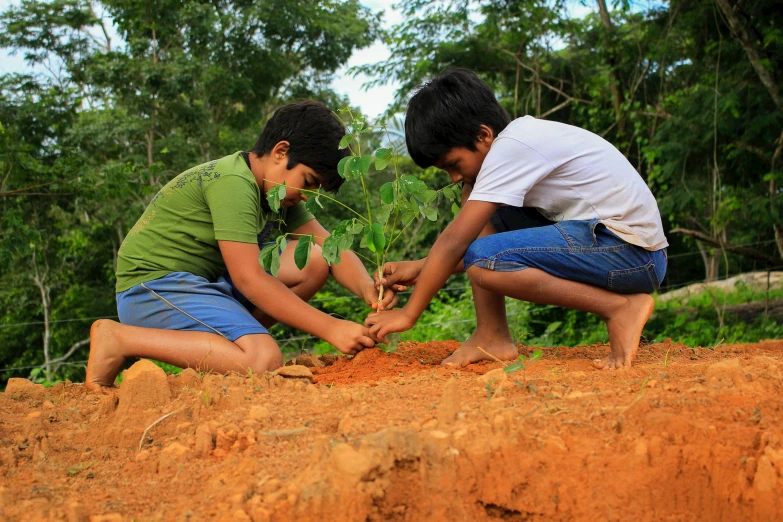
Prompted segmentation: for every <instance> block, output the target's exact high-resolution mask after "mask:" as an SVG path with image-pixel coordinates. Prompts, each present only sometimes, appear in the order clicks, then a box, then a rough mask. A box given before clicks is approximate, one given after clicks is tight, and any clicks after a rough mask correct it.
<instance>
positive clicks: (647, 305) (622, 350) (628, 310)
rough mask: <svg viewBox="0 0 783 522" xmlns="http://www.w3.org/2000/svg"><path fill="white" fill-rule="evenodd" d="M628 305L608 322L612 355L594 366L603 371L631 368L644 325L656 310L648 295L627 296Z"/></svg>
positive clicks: (597, 360) (596, 362) (596, 361)
mask: <svg viewBox="0 0 783 522" xmlns="http://www.w3.org/2000/svg"><path fill="white" fill-rule="evenodd" d="M626 297H627V298H628V304H627V305H626V306H624V307H622V308H620V309H619V310H618V311H617V313H615V314H614V315H613V316H612V317H610V318H609V319H607V320H606V328H607V329H608V330H609V345H610V346H611V350H612V351H611V354H610V355H609V357H606V358H605V359H596V360H595V361H593V366H595V367H596V368H599V369H603V370H616V369H619V368H630V366H631V364H632V363H633V360H634V359H635V358H636V351H637V350H638V349H639V340H640V339H641V337H642V330H643V329H644V325H645V324H647V320H648V319H649V318H650V315H651V314H652V312H653V308H655V301H654V300H653V298H652V297H650V296H649V295H647V294H630V295H627V296H626Z"/></svg>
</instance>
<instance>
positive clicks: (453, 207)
mask: <svg viewBox="0 0 783 522" xmlns="http://www.w3.org/2000/svg"><path fill="white" fill-rule="evenodd" d="M451 212H452V214H454V215H455V216H456V215H457V214H459V205H457V204H456V203H452V204H451Z"/></svg>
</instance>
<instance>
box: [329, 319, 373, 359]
mask: <svg viewBox="0 0 783 522" xmlns="http://www.w3.org/2000/svg"><path fill="white" fill-rule="evenodd" d="M337 322H338V324H337V326H336V327H335V328H334V330H333V331H332V333H331V335H330V336H329V338H328V339H325V340H326V341H328V342H329V344H331V345H332V346H334V347H335V348H337V349H338V350H340V351H341V352H343V353H344V354H347V355H356V354H357V353H359V352H360V351H362V350H364V349H365V348H372V347H373V346H375V341H374V340H373V339H372V338H371V337H370V335H369V331H368V329H367V328H366V327H364V326H362V325H360V324H358V323H354V322H351V321H344V320H342V319H338V320H337Z"/></svg>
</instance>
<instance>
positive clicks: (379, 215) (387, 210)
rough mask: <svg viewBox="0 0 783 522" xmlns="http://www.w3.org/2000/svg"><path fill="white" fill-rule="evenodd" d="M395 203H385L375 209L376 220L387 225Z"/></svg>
mask: <svg viewBox="0 0 783 522" xmlns="http://www.w3.org/2000/svg"><path fill="white" fill-rule="evenodd" d="M392 210H394V205H383V206H381V207H380V208H379V209H378V210H376V211H375V221H376V222H377V223H380V224H381V225H385V224H386V223H388V222H389V216H391V213H392Z"/></svg>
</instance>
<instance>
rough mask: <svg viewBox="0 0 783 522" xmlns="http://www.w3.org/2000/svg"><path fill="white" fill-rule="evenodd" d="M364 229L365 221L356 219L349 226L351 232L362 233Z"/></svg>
mask: <svg viewBox="0 0 783 522" xmlns="http://www.w3.org/2000/svg"><path fill="white" fill-rule="evenodd" d="M362 230H364V223H362V222H360V221H356V220H355V219H354V220H353V222H352V223H351V225H350V226H349V227H348V233H349V234H354V235H356V234H361V233H362Z"/></svg>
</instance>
